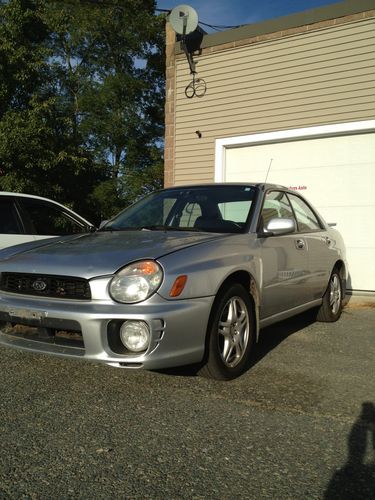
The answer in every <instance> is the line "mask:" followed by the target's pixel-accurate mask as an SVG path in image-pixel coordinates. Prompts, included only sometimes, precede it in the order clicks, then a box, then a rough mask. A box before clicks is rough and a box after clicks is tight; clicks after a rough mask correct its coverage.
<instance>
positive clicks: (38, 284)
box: [31, 278, 47, 292]
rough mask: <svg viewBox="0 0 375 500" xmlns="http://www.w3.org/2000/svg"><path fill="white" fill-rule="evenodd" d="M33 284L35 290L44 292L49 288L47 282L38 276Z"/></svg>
mask: <svg viewBox="0 0 375 500" xmlns="http://www.w3.org/2000/svg"><path fill="white" fill-rule="evenodd" d="M31 286H32V287H33V288H34V290H35V291H37V292H42V291H43V290H45V289H46V288H47V283H46V282H45V281H43V280H42V279H41V278H38V279H37V280H35V281H34V282H33V283H32V285H31Z"/></svg>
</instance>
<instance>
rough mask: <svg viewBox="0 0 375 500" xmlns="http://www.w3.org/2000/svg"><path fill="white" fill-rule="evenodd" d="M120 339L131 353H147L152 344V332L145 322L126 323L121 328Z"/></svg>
mask: <svg viewBox="0 0 375 500" xmlns="http://www.w3.org/2000/svg"><path fill="white" fill-rule="evenodd" d="M120 338H121V342H122V343H123V344H124V346H125V347H126V348H127V349H129V351H133V352H141V351H145V350H146V349H147V347H148V345H149V343H150V330H149V328H148V325H147V324H146V323H145V322H144V321H125V323H124V324H123V325H122V326H121V328H120Z"/></svg>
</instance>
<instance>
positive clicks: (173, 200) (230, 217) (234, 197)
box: [101, 185, 256, 233]
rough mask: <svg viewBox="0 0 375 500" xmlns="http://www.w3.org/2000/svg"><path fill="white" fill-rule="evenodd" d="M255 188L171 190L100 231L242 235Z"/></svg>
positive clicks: (157, 194) (149, 198)
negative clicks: (203, 232) (195, 232)
mask: <svg viewBox="0 0 375 500" xmlns="http://www.w3.org/2000/svg"><path fill="white" fill-rule="evenodd" d="M255 192H256V188H255V187H253V186H241V185H227V186H223V185H218V186H199V187H184V188H171V189H165V190H163V191H157V192H155V193H152V194H151V195H149V196H146V197H145V198H143V199H142V200H140V201H139V202H137V203H135V204H134V205H132V206H131V207H129V208H127V209H125V210H124V211H123V212H121V213H120V214H118V215H117V216H116V217H114V218H113V219H111V220H110V221H108V222H107V223H106V224H105V225H104V226H103V227H102V229H101V231H126V230H135V229H137V230H141V229H143V230H163V231H167V230H172V231H208V232H217V233H241V232H243V231H244V230H245V228H246V226H247V223H248V221H249V217H250V211H251V207H252V204H253V200H254V198H255Z"/></svg>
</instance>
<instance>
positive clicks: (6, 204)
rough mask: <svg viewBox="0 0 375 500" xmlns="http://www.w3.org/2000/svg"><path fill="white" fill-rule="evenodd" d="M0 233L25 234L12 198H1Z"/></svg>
mask: <svg viewBox="0 0 375 500" xmlns="http://www.w3.org/2000/svg"><path fill="white" fill-rule="evenodd" d="M0 233H1V234H23V229H22V226H21V223H20V220H19V218H18V214H17V211H16V208H15V206H14V203H13V200H12V199H11V198H5V199H0Z"/></svg>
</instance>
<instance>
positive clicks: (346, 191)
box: [224, 133, 375, 291]
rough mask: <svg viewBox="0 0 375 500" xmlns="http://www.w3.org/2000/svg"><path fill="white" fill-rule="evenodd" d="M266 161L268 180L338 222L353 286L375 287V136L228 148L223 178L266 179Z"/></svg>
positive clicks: (358, 288) (328, 218)
mask: <svg viewBox="0 0 375 500" xmlns="http://www.w3.org/2000/svg"><path fill="white" fill-rule="evenodd" d="M271 160H272V162H271ZM270 164H271V168H270V171H269V174H268V179H267V181H268V182H272V183H275V184H282V185H286V186H288V187H291V188H293V189H296V190H297V191H299V192H301V194H303V195H306V197H307V199H309V200H310V201H311V202H312V203H313V205H315V206H316V208H317V209H318V210H319V211H320V213H321V214H322V215H323V217H324V218H325V219H326V220H327V221H328V222H337V229H339V230H340V232H341V233H342V235H343V236H344V238H345V242H346V245H347V249H348V260H349V266H350V269H349V271H350V275H351V284H350V283H349V284H350V285H351V288H352V289H354V290H371V291H375V267H374V265H373V264H372V259H373V258H374V256H375V134H374V133H366V134H358V135H351V136H340V137H324V138H321V137H320V138H316V139H303V140H295V141H290V142H280V143H267V144H260V145H257V144H254V145H249V146H241V147H231V148H227V149H226V154H225V174H224V175H225V180H226V181H229V182H243V181H255V182H264V181H265V179H266V175H267V170H268V168H269V166H270ZM371 256H372V257H371Z"/></svg>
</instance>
